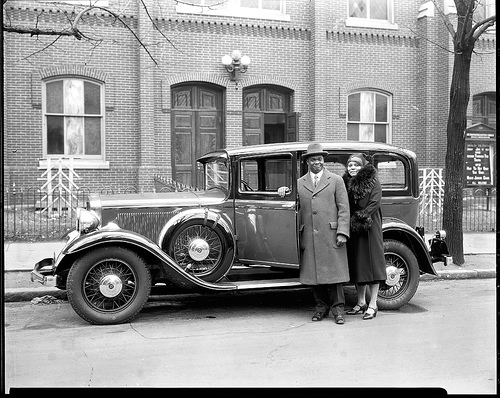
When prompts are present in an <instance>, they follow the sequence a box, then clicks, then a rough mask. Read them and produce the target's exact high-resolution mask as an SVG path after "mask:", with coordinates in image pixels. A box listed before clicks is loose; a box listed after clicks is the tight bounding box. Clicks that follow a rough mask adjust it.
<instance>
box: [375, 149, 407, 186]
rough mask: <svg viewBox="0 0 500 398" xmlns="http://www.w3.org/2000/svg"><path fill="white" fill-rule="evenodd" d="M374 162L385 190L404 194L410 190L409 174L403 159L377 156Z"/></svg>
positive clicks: (385, 155)
mask: <svg viewBox="0 0 500 398" xmlns="http://www.w3.org/2000/svg"><path fill="white" fill-rule="evenodd" d="M373 162H374V165H375V167H376V168H377V170H378V176H379V180H380V184H381V185H382V189H383V190H385V191H401V193H402V192H403V191H407V190H408V189H409V181H408V172H407V168H406V167H405V162H404V161H403V159H402V158H400V157H398V156H397V155H393V154H375V155H374V156H373Z"/></svg>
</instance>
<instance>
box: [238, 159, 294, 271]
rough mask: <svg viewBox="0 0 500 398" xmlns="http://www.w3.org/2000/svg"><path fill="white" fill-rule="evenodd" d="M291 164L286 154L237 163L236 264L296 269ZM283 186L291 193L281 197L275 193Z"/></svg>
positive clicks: (242, 160) (292, 161) (291, 161)
mask: <svg viewBox="0 0 500 398" xmlns="http://www.w3.org/2000/svg"><path fill="white" fill-rule="evenodd" d="M295 164H296V160H295V157H294V156H293V155H292V154H290V153H281V154H279V153H278V154H271V155H269V154H267V155H261V156H248V157H244V158H240V159H239V160H238V162H237V167H238V177H237V178H238V181H236V184H237V186H236V189H235V203H234V207H235V230H236V235H237V249H238V251H237V256H238V260H239V262H240V263H242V264H264V265H270V266H277V267H284V268H296V267H298V264H299V252H298V247H299V246H298V239H297V200H296V199H297V190H296V180H297V177H296V167H295V166H294V165H295ZM285 185H286V186H288V187H289V188H291V192H290V194H288V195H287V196H286V197H285V198H281V197H280V196H279V195H278V192H277V190H278V188H279V187H280V186H285Z"/></svg>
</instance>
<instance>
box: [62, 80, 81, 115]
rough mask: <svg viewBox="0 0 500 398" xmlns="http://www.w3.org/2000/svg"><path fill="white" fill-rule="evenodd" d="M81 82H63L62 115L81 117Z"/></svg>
mask: <svg viewBox="0 0 500 398" xmlns="http://www.w3.org/2000/svg"><path fill="white" fill-rule="evenodd" d="M83 98H84V96H83V81H82V80H76V79H68V80H65V81H64V113H66V114H71V115H83Z"/></svg>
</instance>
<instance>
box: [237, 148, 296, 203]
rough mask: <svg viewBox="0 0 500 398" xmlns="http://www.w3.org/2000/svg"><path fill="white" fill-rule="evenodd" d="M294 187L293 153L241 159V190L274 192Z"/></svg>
mask: <svg viewBox="0 0 500 398" xmlns="http://www.w3.org/2000/svg"><path fill="white" fill-rule="evenodd" d="M282 186H287V187H290V188H291V187H292V157H291V155H289V154H287V155H279V156H266V157H258V158H253V159H242V160H241V161H240V181H239V186H238V187H239V192H245V193H251V192H273V193H276V192H277V190H278V188H279V187H282Z"/></svg>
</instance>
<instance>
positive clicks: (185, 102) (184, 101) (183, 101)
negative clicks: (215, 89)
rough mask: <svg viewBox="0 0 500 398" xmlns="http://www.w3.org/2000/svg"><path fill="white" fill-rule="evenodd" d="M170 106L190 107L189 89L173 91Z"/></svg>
mask: <svg viewBox="0 0 500 398" xmlns="http://www.w3.org/2000/svg"><path fill="white" fill-rule="evenodd" d="M172 108H192V106H191V90H179V91H176V92H174V98H173V100H172Z"/></svg>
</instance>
